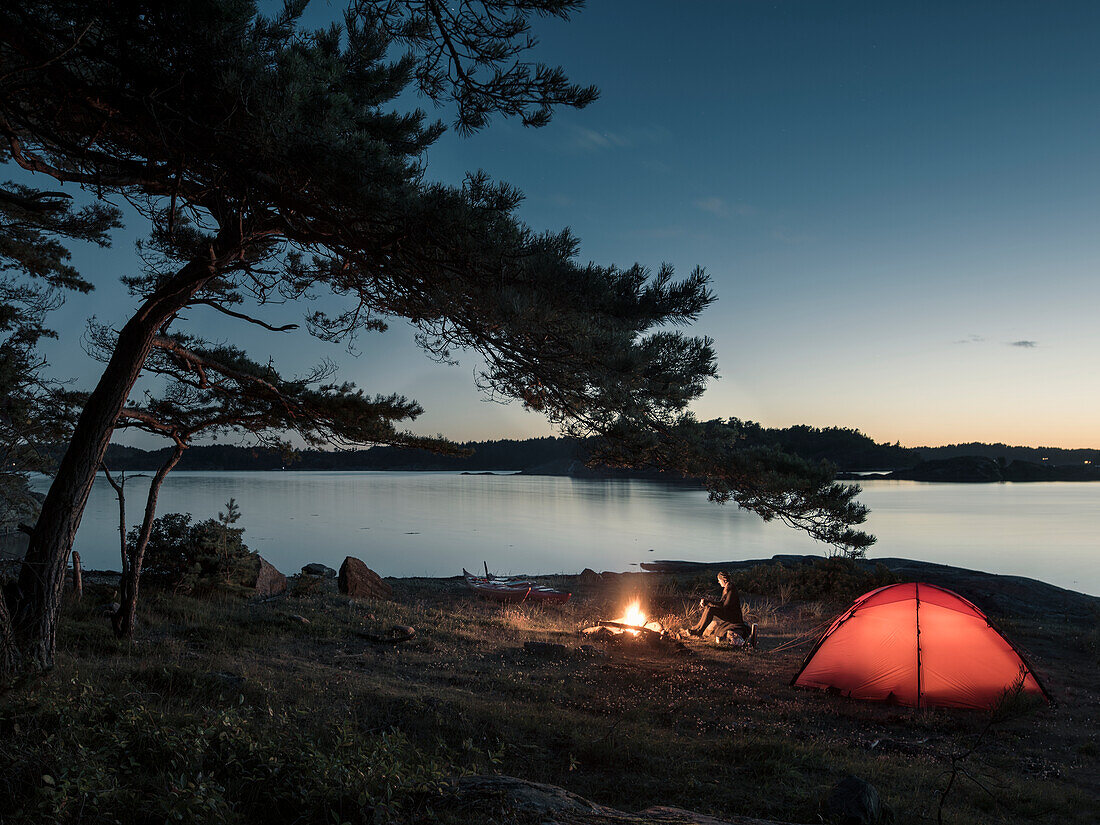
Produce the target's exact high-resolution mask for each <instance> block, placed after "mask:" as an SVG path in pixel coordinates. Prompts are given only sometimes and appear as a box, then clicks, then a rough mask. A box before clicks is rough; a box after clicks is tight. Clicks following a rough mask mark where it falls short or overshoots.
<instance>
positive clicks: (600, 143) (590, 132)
mask: <svg viewBox="0 0 1100 825" xmlns="http://www.w3.org/2000/svg"><path fill="white" fill-rule="evenodd" d="M573 143H574V146H576V148H578V149H584V150H586V151H589V152H596V151H600V150H604V149H621V148H623V147H624V146H629V145H630V141H629V140H628V139H627V138H626V137H625V136H624V135H620V134H616V133H615V132H597V131H596V130H595V129H585V128H584V127H583V126H576V127H574V141H573Z"/></svg>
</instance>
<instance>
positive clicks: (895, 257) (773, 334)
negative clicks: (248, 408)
mask: <svg viewBox="0 0 1100 825" xmlns="http://www.w3.org/2000/svg"><path fill="white" fill-rule="evenodd" d="M339 7H340V4H339V3H334V4H326V3H324V2H315V6H314V7H312V8H311V12H310V14H311V15H313V17H314V18H315V19H317V20H318V21H320V20H322V19H323V18H325V17H326V16H331V15H332V13H333V12H334V11H335V10H337V9H338V8H339ZM536 32H537V33H538V34H539V35H540V37H541V39H542V46H541V47H540V49H539V52H538V55H539V56H540V57H541V58H542V59H544V60H546V61H547V62H551V63H561V64H562V65H563V66H564V67H565V69H566V71H567V73H568V74H569V76H570V78H571V79H573V80H575V81H577V82H580V83H584V84H587V83H595V84H596V85H597V86H599V87H600V89H601V92H602V96H601V99H600V100H599V101H597V102H596V103H595V104H593V105H592V106H590V107H588V108H587V109H584V110H582V111H579V112H578V111H570V110H565V111H559V112H558V113H557V115H556V116H555V118H554V120H553V121H552V123H551V124H550V125H549V126H547V127H545V128H543V129H540V130H533V129H525V128H523V127H522V126H521V125H519V124H517V123H512V122H506V121H502V120H497V121H495V122H494V123H493V124H492V125H491V126H490V127H489V128H488V129H487V130H485V131H483V132H482V133H480V134H478V135H475V136H474V137H472V138H460V137H458V136H457V135H454V134H451V133H448V134H447V135H445V136H444V137H443V138H442V139H441V140H440V141H439V143H438V144H437V145H436V146H435V147H434V148H433V149H432V150H430V151H429V154H428V157H427V160H428V174H429V177H431V178H435V179H440V180H444V181H448V182H453V183H458V182H459V181H461V178H462V175H463V173H464V172H465V171H467V170H475V169H478V168H483V169H485V170H486V171H487V172H489V173H490V174H491V175H492V176H494V177H496V178H498V179H502V180H506V181H508V182H509V183H511V184H513V185H515V186H517V187H518V188H519V189H520V190H522V191H523V192H524V193H525V194H526V195H527V200H526V201H525V203H524V204H523V206H522V207H521V210H520V215H521V217H522V218H523V219H524V220H525V221H526V222H527V223H529V224H530V225H531V226H532V227H534V228H536V229H540V230H541V229H558V228H560V227H562V226H570V227H572V229H573V230H574V232H575V233H576V234H577V235H578V236H579V237H580V239H581V244H582V245H581V258H582V260H584V261H587V260H593V261H596V262H598V263H601V264H608V263H618V264H621V265H630V264H632V263H634V262H635V261H638V262H641V263H643V264H645V265H647V266H650V267H651V268H656V267H657V266H658V265H659V264H660V263H661V262H662V261H668V262H670V263H672V264H673V265H674V266H675V267H676V269H677V271H678V272H679V273H680V274H683V275H686V274H687V273H688V272H690V270H691V268H692V267H693V266H695V265H697V264H698V265H701V266H703V267H705V268H706V270H707V271H708V272H709V273H710V274H711V276H712V277H713V285H714V289H715V291H716V292H717V294H718V298H719V300H718V302H717V303H716V304H715V305H714V306H713V307H711V308H710V309H709V310H707V312H705V313H704V315H703V316H702V318H701V319H700V321H699V322H698V324H697V325H696V326H695V328H694V331H695V332H697V333H698V334H706V335H710V336H712V337H713V338H714V339H715V341H716V344H717V349H718V356H719V369H720V373H721V378H720V379H719V380H718V381H716V382H714V384H713V385H712V386H711V388H710V389H709V390H708V391H707V393H706V395H705V396H704V397H703V398H702V399H701V400H700V401H699V402H697V403H696V405H695V408H694V409H695V411H696V413H697V414H698V416H699V417H700V418H713V417H718V416H721V417H726V416H738V417H740V418H748V419H753V420H756V421H759V422H761V423H763V424H765V425H768V426H786V425H790V424H797V423H805V424H812V425H816V426H832V425H837V426H846V427H857V428H859V429H861V430H862V431H864V432H865V433H867V434H868V435H870V436H871V437H873V438H875V439H876V440H879V441H890V442H893V441H901V443H902V444H903V445H908V446H918V445H937V444H945V443H953V442H964V441H973V440H981V441H1004V442H1007V443H1010V444H1031V445H1039V444H1042V445H1049V446H1062V447H1097V446H1100V432H1098V431H1097V429H1098V427H1097V424H1096V420H1097V412H1098V411H1100V382H1098V380H1097V376H1098V375H1100V323H1097V321H1098V314H1097V307H1098V306H1100V278H1097V277H1096V276H1097V269H1098V266H1100V232H1098V231H1097V229H1098V227H1100V198H1098V193H1100V99H1098V98H1100V51H1098V50H1097V47H1096V44H1097V42H1100V4H1097V3H1095V2H1058V1H1057V0H1049V1H1047V2H1043V1H1042V0H1034V2H1026V3H1025V2H1011V0H1009V1H1007V2H1005V1H1002V2H976V1H975V0H969V1H968V2H966V3H958V2H921V3H881V2H834V1H833V0H829V1H828V2H826V1H825V0H815V1H814V2H810V1H809V0H807V1H806V2H793V0H785V1H784V2H778V3H765V2H755V0H738V2H678V3H669V2H667V0H666V2H657V1H656V0H615V1H614V2H612V0H592V1H591V2H590V6H589V8H587V9H586V10H585V11H583V12H582V13H581V14H579V15H578V16H577V17H575V18H574V20H573V21H572V22H570V23H567V24H566V23H560V22H558V21H541V22H539V23H538V24H536ZM420 105H423V106H429V107H430V103H427V102H422V103H421V104H420ZM435 114H436V116H438V117H441V118H442V119H444V120H445V121H449V120H450V119H451V117H452V112H451V111H450V110H446V109H444V110H440V111H438V112H437V113H435ZM4 171H5V173H7V174H8V176H9V177H15V178H18V179H25V177H24V176H22V175H17V174H15V173H14V172H11V171H10V170H7V169H5V170H4ZM40 183H41V185H48V182H40ZM140 235H141V226H140V222H138V221H137V220H132V221H131V222H130V225H128V226H127V229H126V231H125V232H123V233H120V234H119V236H118V239H117V241H116V243H115V246H114V248H113V249H111V250H108V251H106V252H104V251H99V250H79V251H78V253H77V255H76V262H77V263H78V265H79V266H80V267H81V268H82V269H83V270H84V271H85V272H86V273H87V274H88V275H89V277H90V279H91V280H93V281H94V282H96V284H97V291H96V293H95V294H94V295H93V296H92V297H90V298H87V299H82V298H79V297H76V298H74V299H72V300H70V302H69V304H68V305H67V306H66V307H65V309H63V310H62V311H61V313H59V316H58V317H57V319H55V324H56V325H57V326H58V327H59V328H60V329H61V330H62V331H63V335H62V339H61V341H60V342H59V343H57V344H52V345H50V346H49V347H48V350H47V354H48V357H49V358H50V360H51V363H52V368H53V372H54V374H56V375H58V376H63V377H64V376H70V377H75V378H76V379H77V383H78V384H81V385H90V383H91V382H92V381H94V379H95V377H96V376H97V375H98V372H96V365H94V364H92V362H90V361H89V360H88V359H87V358H86V357H84V356H83V353H82V352H81V351H80V349H79V346H78V344H77V341H78V338H79V334H80V331H81V330H82V329H83V326H84V322H85V319H86V318H87V317H88V316H89V315H92V314H96V315H97V316H98V317H99V318H100V320H103V321H110V322H117V323H121V321H122V320H124V318H125V317H126V315H127V313H128V311H129V309H130V308H131V307H132V303H133V302H132V299H131V298H129V296H127V295H126V294H125V292H124V291H123V290H122V289H121V288H120V287H119V286H118V285H117V275H118V274H120V273H122V272H125V271H129V270H131V269H133V268H134V266H135V263H134V262H135V260H136V259H135V255H134V253H133V241H134V240H135V239H136V238H138V237H140ZM213 315H214V314H213V313H212V311H206V310H195V311H194V313H193V315H192V319H193V320H194V321H195V322H196V324H197V328H198V330H199V331H204V332H205V333H206V334H207V335H209V336H211V337H215V338H216V337H218V336H219V331H220V330H225V329H226V326H225V324H224V320H223V319H222V318H220V316H219V317H213ZM290 315H291V313H290V312H289V311H288V315H287V318H288V320H289V319H290ZM239 332H240V334H239V335H238V334H237V330H236V329H234V332H233V337H232V339H231V340H233V341H234V342H235V343H238V344H241V345H243V346H245V347H246V348H247V349H248V350H249V351H250V352H251V353H252V354H253V355H254V356H257V357H260V356H263V355H266V354H268V353H270V354H272V355H273V356H274V357H275V358H276V361H277V362H279V363H281V364H283V365H286V371H288V372H290V371H293V369H294V368H298V369H304V368H306V367H307V366H308V365H309V364H310V363H312V362H314V361H316V360H318V359H319V358H321V357H325V356H327V357H330V358H332V359H334V360H336V361H337V362H339V363H340V364H341V366H342V368H343V376H344V377H346V378H348V379H350V380H353V381H355V382H356V383H358V384H360V385H361V386H363V387H365V388H366V389H367V390H369V391H371V392H376V391H377V392H394V391H396V392H401V393H404V394H407V395H409V396H411V397H414V398H416V399H418V400H419V401H420V402H421V403H422V404H423V405H424V406H425V408H426V409H427V412H426V414H425V415H424V416H423V417H422V418H421V419H420V420H419V421H418V422H417V423H416V425H415V426H414V429H415V430H417V431H420V432H429V433H434V432H442V433H444V434H446V435H448V436H450V437H452V438H457V439H467V438H470V439H482V438H499V437H526V436H532V435H546V434H551V429H550V427H549V425H547V424H546V422H545V421H544V420H543V419H542V418H541V417H539V416H536V415H534V414H531V413H526V412H524V411H523V410H522V409H521V407H520V406H519V405H518V404H513V405H511V406H501V405H498V404H493V403H488V402H485V401H484V400H482V399H481V397H480V396H479V394H478V393H477V391H476V389H475V388H474V385H473V380H472V373H473V371H474V369H475V367H476V362H475V360H474V359H473V358H472V357H469V356H467V357H465V358H461V359H460V360H461V364H460V366H458V367H448V366H443V365H439V364H435V363H433V362H431V361H430V360H428V359H427V358H426V357H424V356H423V355H422V354H421V353H420V352H419V351H418V350H417V349H416V347H415V345H414V344H413V341H412V332H411V330H410V329H409V328H408V327H407V326H406V325H404V324H403V323H401V322H396V323H395V324H394V325H393V328H392V329H391V330H390V331H389V332H387V333H385V334H383V335H380V336H377V335H376V336H372V337H371V338H364V339H362V340H361V342H360V350H361V354H360V355H359V356H358V357H351V356H350V355H348V354H347V353H345V352H344V351H343V350H342V349H340V348H339V347H334V346H331V345H325V344H322V343H321V342H317V341H315V340H314V339H311V338H309V337H308V336H306V335H305V334H304V333H301V334H297V333H294V334H291V335H283V336H278V335H274V334H271V333H267V332H264V331H262V330H258V329H255V328H246V329H242V330H239ZM138 443H143V442H138ZM143 445H144V443H143Z"/></svg>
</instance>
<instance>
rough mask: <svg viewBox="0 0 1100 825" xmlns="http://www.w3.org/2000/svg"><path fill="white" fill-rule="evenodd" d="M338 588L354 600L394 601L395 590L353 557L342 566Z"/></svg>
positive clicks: (347, 559)
mask: <svg viewBox="0 0 1100 825" xmlns="http://www.w3.org/2000/svg"><path fill="white" fill-rule="evenodd" d="M336 583H337V586H338V587H339V589H340V592H341V593H343V594H344V595H345V596H351V597H352V598H353V599H392V598H393V588H392V587H390V586H389V585H388V584H386V583H385V582H384V581H382V577H381V576H379V575H378V574H377V573H375V572H374V571H373V570H371V569H370V568H369V567H367V565H365V564H364V563H363V562H362V561H360V560H359V559H357V558H354V557H352V556H348V557H347V558H346V559H344V563H343V564H341V565H340V576H339V578H338V579H337V582H336Z"/></svg>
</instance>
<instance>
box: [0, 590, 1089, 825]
mask: <svg viewBox="0 0 1100 825" xmlns="http://www.w3.org/2000/svg"><path fill="white" fill-rule="evenodd" d="M799 575H800V576H804V575H807V574H805V573H799ZM823 575H824V574H823ZM566 583H567V585H568V586H569V587H570V588H571V589H574V590H576V591H578V592H576V595H575V598H574V599H573V600H572V601H571V602H570V603H569V604H567V605H565V606H563V607H558V608H555V607H541V606H538V605H522V606H506V607H501V606H498V605H495V604H493V603H489V602H484V601H481V600H478V599H476V598H473V597H472V596H471V595H470V594H469V593H468V591H466V590H465V589H464V587H463V586H462V584H461V582H458V581H455V580H433V579H405V580H399V581H397V582H395V583H394V589H395V599H394V601H392V602H388V601H387V602H382V601H369V602H367V601H364V602H356V601H352V600H349V599H346V598H343V597H340V596H338V595H336V594H335V593H332V592H328V591H325V590H323V589H321V590H315V591H313V592H304V593H302V594H300V595H291V596H288V597H287V598H284V599H280V600H276V601H271V602H266V603H250V602H243V601H240V600H228V599H227V600H222V601H200V600H196V599H191V598H187V597H179V596H170V595H165V594H150V596H149V598H147V599H146V601H145V604H144V606H143V611H142V615H141V627H142V630H141V632H140V633H139V638H138V639H137V640H136V641H135V642H134V643H132V644H122V643H118V642H116V641H115V640H114V639H113V638H112V637H111V635H110V632H109V627H108V623H107V621H106V620H105V619H104V618H103V617H102V616H101V615H100V614H99V609H98V607H97V604H102V602H104V601H106V600H107V599H108V598H109V593H106V592H103V593H100V594H97V593H95V592H94V588H93V592H91V593H89V594H87V595H86V596H85V600H84V602H83V603H82V604H80V605H72V604H71V605H69V606H68V607H67V609H66V614H65V617H64V621H63V623H62V625H61V632H60V636H59V661H58V667H57V669H56V671H55V673H54V674H52V675H51V676H50V677H49V678H47V679H46V680H44V681H42V682H40V683H39V684H37V685H35V686H33V687H31V688H29V689H26V690H24V691H23V692H20V693H13V694H9V695H7V696H5V697H3V698H2V699H0V811H6V812H7V815H6V816H5V817H0V818H2V819H4V821H5V822H12V823H17V822H79V821H96V820H105V821H112V820H118V821H120V822H124V823H127V822H132V823H138V822H141V823H145V822H164V821H173V820H175V821H187V820H194V819H202V818H206V819H217V820H219V821H225V822H241V823H246V822H247V823H251V822H265V821H270V819H269V817H270V816H271V815H273V814H275V813H278V814H279V816H280V818H282V819H284V820H285V821H288V822H289V821H296V820H300V821H310V822H371V823H375V822H417V821H442V822H448V821H455V822H459V821H467V820H468V818H469V816H468V813H467V812H461V811H458V810H456V809H455V808H454V806H453V805H451V804H448V803H447V801H446V787H447V786H446V780H447V779H448V778H449V777H452V776H455V775H459V774H462V773H470V772H476V773H492V772H498V773H504V774H508V775H513V776H519V777H522V778H525V779H529V780H533V781H539V782H548V783H551V784H555V785H560V786H563V787H565V788H567V789H568V790H570V791H573V792H575V793H578V794H581V795H582V796H585V797H588V798H590V799H593V800H594V801H597V802H600V803H601V804H605V805H611V806H614V807H619V808H623V809H627V810H637V809H641V808H644V807H647V806H650V805H675V806H678V807H682V808H687V809H690V810H694V811H699V812H701V813H706V814H710V815H713V816H718V817H721V816H723V815H734V814H740V815H751V816H757V817H764V818H776V819H783V820H786V821H791V822H813V821H819V819H818V817H819V813H820V803H821V800H822V799H823V797H824V796H825V795H826V794H827V792H828V790H829V788H830V787H831V786H832V785H833V784H834V783H835V782H836V781H838V780H839V779H840V778H842V777H843V776H845V775H847V774H849V773H852V774H856V775H858V776H860V777H862V778H864V779H866V780H868V781H870V782H871V783H872V784H874V785H875V786H876V787H877V788H879V790H880V792H881V793H882V794H883V795H884V797H885V798H886V800H887V801H888V802H889V803H890V805H891V806H892V807H893V809H894V811H895V812H896V814H897V821H898V822H899V823H910V822H912V823H918V822H929V821H935V815H936V809H937V806H938V804H939V795H938V791H939V790H940V789H942V788H943V787H944V785H945V784H946V776H947V771H948V770H949V768H950V756H951V754H953V753H956V752H959V751H961V750H965V749H966V747H967V746H968V745H969V743H970V742H971V741H972V739H973V738H974V737H976V736H978V735H979V734H980V732H981V730H982V728H983V727H984V726H985V723H986V721H987V717H986V716H985V715H983V714H978V713H968V712H957V711H956V712H952V711H942V710H921V711H916V710H908V709H900V708H890V707H885V706H881V705H874V704H867V703H859V702H851V701H847V700H842V699H836V698H832V697H829V696H826V695H824V694H821V693H817V692H807V691H797V690H794V689H791V688H789V687H787V683H788V681H789V680H790V677H791V675H792V674H793V673H794V671H795V670H796V669H797V667H798V664H799V663H800V662H801V660H802V658H803V656H804V655H805V653H806V652H807V649H808V644H804V645H802V646H800V647H797V648H792V649H788V650H785V651H782V652H778V653H773V652H769V651H770V650H773V649H774V648H775V647H777V646H778V645H780V644H782V643H784V642H787V641H791V640H793V639H795V638H797V637H798V636H800V635H801V634H803V633H805V632H806V631H809V630H811V629H812V628H813V627H815V626H817V625H819V624H820V623H821V622H823V621H825V620H826V619H828V618H829V617H830V616H831V615H832V610H833V608H832V606H831V602H830V600H829V599H825V600H823V601H821V600H819V601H813V602H807V601H802V600H800V599H799V598H798V595H799V593H804V592H806V591H807V589H810V590H812V588H810V587H809V586H808V585H807V584H806V582H802V583H801V584H800V583H798V582H795V583H792V582H790V581H774V582H773V581H770V580H768V581H760V582H758V586H759V588H760V590H763V591H766V592H764V593H762V594H761V595H752V594H750V595H748V596H746V599H745V601H746V607H747V610H746V612H747V614H748V618H749V620H750V621H756V622H757V623H758V624H759V625H760V628H761V631H762V635H763V643H762V646H761V650H760V651H758V652H756V653H750V652H746V651H740V650H733V649H728V648H716V647H714V646H711V645H706V644H696V645H694V646H693V651H694V652H693V654H692V655H689V656H666V655H662V654H657V653H654V652H644V651H643V652H630V651H623V650H619V649H612V650H611V651H610V655H609V656H602V655H591V654H588V653H584V652H582V651H581V650H580V649H579V644H580V643H581V639H580V638H579V637H578V635H577V632H578V630H579V629H580V628H582V627H584V626H586V625H588V624H591V623H593V622H594V621H595V620H597V619H599V618H608V617H612V616H614V615H617V614H618V612H619V611H620V609H621V608H622V607H623V606H624V605H625V603H626V601H627V600H628V599H629V598H630V597H631V596H632V595H634V594H635V593H637V594H639V595H641V596H642V597H643V599H644V601H645V602H646V604H647V606H648V609H649V612H650V614H651V615H656V616H658V617H659V618H660V619H661V621H662V622H664V623H665V624H666V625H667V626H669V627H672V628H676V627H679V626H682V625H684V624H686V623H687V622H688V621H690V620H691V619H692V618H693V617H692V616H691V606H692V605H694V604H695V602H696V600H697V599H698V596H699V594H700V592H702V590H703V588H704V587H709V584H708V583H707V582H703V581H701V580H695V579H693V578H692V577H681V578H676V577H664V576H645V575H641V574H639V575H636V576H626V577H623V581H622V582H620V583H619V584H617V585H616V586H615V587H611V588H606V589H601V588H599V587H591V588H588V589H587V590H584V589H580V588H578V587H577V586H576V585H575V583H573V582H566ZM97 595H98V596H99V598H98V599H97ZM303 620H304V621H303ZM393 624H403V625H413V626H415V627H416V628H417V629H418V635H417V637H416V638H415V639H413V640H412V641H410V642H407V643H405V644H403V645H399V646H394V647H385V646H377V645H372V644H370V643H369V642H366V641H365V640H363V639H362V638H360V637H358V636H357V635H356V631H358V630H372V631H383V630H385V629H387V628H388V627H389V626H390V625H393ZM1012 630H1013V633H1014V639H1015V640H1016V641H1017V642H1018V643H1021V644H1024V645H1025V646H1026V647H1028V648H1029V649H1030V650H1031V651H1032V654H1033V657H1034V660H1035V661H1034V662H1033V664H1035V665H1036V666H1037V667H1038V668H1039V669H1040V670H1041V671H1042V672H1043V673H1044V674H1046V675H1048V681H1049V682H1051V683H1052V685H1053V686H1054V688H1055V690H1056V693H1058V694H1059V697H1060V698H1061V699H1062V700H1063V701H1062V703H1061V704H1060V706H1059V707H1056V708H1043V709H1040V710H1037V711H1035V712H1033V713H1030V714H1028V715H1026V716H1024V717H1022V718H1018V719H1014V720H1012V721H1009V722H1006V723H1005V724H1004V725H1003V726H1001V727H998V728H997V729H996V730H994V731H992V732H990V733H989V734H986V736H985V739H984V740H983V741H984V744H983V746H982V748H981V749H980V750H979V751H978V752H977V753H976V754H975V755H974V756H972V757H971V758H970V759H969V760H968V763H967V764H968V767H969V769H970V770H971V773H972V774H973V776H974V777H975V778H976V779H977V780H978V781H980V782H981V786H980V785H979V784H977V783H976V782H974V781H970V780H969V779H965V778H964V779H960V780H958V781H957V782H956V786H955V788H954V789H953V791H952V794H951V796H950V797H949V798H948V799H947V801H946V803H945V805H944V814H945V821H947V822H957V823H964V822H965V823H984V822H990V823H994V822H1008V821H1018V820H1019V819H1022V818H1023V819H1030V820H1034V821H1037V822H1051V823H1054V822H1058V823H1062V822H1066V823H1075V822H1076V823H1086V822H1087V823H1091V822H1094V821H1096V818H1097V816H1098V813H1100V811H1098V807H1097V803H1096V799H1097V792H1098V790H1100V783H1098V780H1097V778H1096V777H1097V775H1098V773H1097V772H1096V766H1097V742H1098V735H1097V730H1096V725H1095V721H1094V719H1093V716H1092V714H1093V712H1094V711H1093V708H1094V707H1095V705H1096V703H1097V701H1098V698H1100V697H1098V695H1097V685H1096V684H1095V681H1096V680H1095V672H1096V670H1095V667H1096V658H1097V654H1096V642H1095V639H1096V638H1097V636H1096V629H1095V627H1089V628H1070V627H1055V626H1045V627H1044V628H1043V629H1042V630H1039V629H1038V628H1029V627H1026V626H1018V627H1013V629H1012ZM531 640H539V641H550V642H559V643H562V644H565V645H567V646H569V648H570V650H569V653H568V655H566V656H563V657H560V658H544V657H539V656H534V655H531V654H529V653H527V652H526V651H525V650H524V648H523V643H524V642H525V641H531ZM1090 674H1091V675H1090ZM47 779H48V780H49V781H47ZM983 786H984V788H985V789H983ZM986 789H988V790H986ZM503 821H507V819H506V818H505V819H504V820H503Z"/></svg>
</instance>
